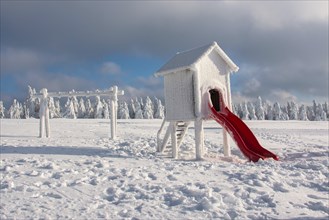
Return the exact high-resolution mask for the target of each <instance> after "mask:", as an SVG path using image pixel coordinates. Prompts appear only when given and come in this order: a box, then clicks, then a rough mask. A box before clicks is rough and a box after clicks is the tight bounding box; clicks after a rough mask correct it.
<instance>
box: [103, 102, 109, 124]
mask: <svg viewBox="0 0 329 220" xmlns="http://www.w3.org/2000/svg"><path fill="white" fill-rule="evenodd" d="M102 102H103V118H105V119H109V118H110V111H109V105H108V104H107V103H106V101H105V100H104V99H103V101H102Z"/></svg>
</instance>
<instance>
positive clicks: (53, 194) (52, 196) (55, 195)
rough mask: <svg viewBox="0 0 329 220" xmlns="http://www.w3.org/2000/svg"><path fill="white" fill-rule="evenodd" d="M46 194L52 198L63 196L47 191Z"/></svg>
mask: <svg viewBox="0 0 329 220" xmlns="http://www.w3.org/2000/svg"><path fill="white" fill-rule="evenodd" d="M46 196H48V197H51V198H54V199H61V198H63V197H62V196H61V195H59V194H56V193H47V194H46Z"/></svg>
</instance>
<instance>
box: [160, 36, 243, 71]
mask: <svg viewBox="0 0 329 220" xmlns="http://www.w3.org/2000/svg"><path fill="white" fill-rule="evenodd" d="M213 50H215V51H217V53H218V54H219V56H220V57H221V58H222V59H223V60H224V61H225V62H226V63H227V64H228V66H229V67H230V69H231V70H232V71H233V72H237V71H238V70H239V67H238V66H237V65H235V63H233V61H232V60H231V59H230V58H229V57H228V56H227V55H226V54H225V52H224V51H223V50H222V49H221V48H220V47H219V46H218V44H217V42H215V41H214V42H213V43H211V44H207V45H204V46H202V47H197V48H194V49H191V50H187V51H183V52H178V53H177V54H176V55H175V56H174V57H172V58H171V59H170V60H169V61H168V62H167V63H166V64H165V65H163V66H162V67H161V68H160V69H159V70H158V71H157V72H156V73H155V74H154V75H155V76H163V75H166V74H168V73H172V72H178V71H180V70H184V69H189V68H191V67H192V65H193V64H195V63H197V62H198V61H199V60H200V59H201V58H202V57H204V56H206V55H208V54H209V53H210V52H211V51H213Z"/></svg>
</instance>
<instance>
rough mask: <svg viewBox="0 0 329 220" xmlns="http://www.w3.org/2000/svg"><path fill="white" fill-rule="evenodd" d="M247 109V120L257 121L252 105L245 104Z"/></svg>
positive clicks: (249, 103)
mask: <svg viewBox="0 0 329 220" xmlns="http://www.w3.org/2000/svg"><path fill="white" fill-rule="evenodd" d="M247 108H248V112H249V119H250V120H257V117H256V114H255V107H254V105H253V104H252V103H251V102H248V103H247Z"/></svg>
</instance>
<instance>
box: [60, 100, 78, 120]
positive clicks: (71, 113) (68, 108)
mask: <svg viewBox="0 0 329 220" xmlns="http://www.w3.org/2000/svg"><path fill="white" fill-rule="evenodd" d="M63 117H64V118H72V119H76V118H77V116H76V114H75V110H74V104H73V101H72V98H70V97H68V98H67V102H66V104H65V112H64V114H63Z"/></svg>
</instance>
